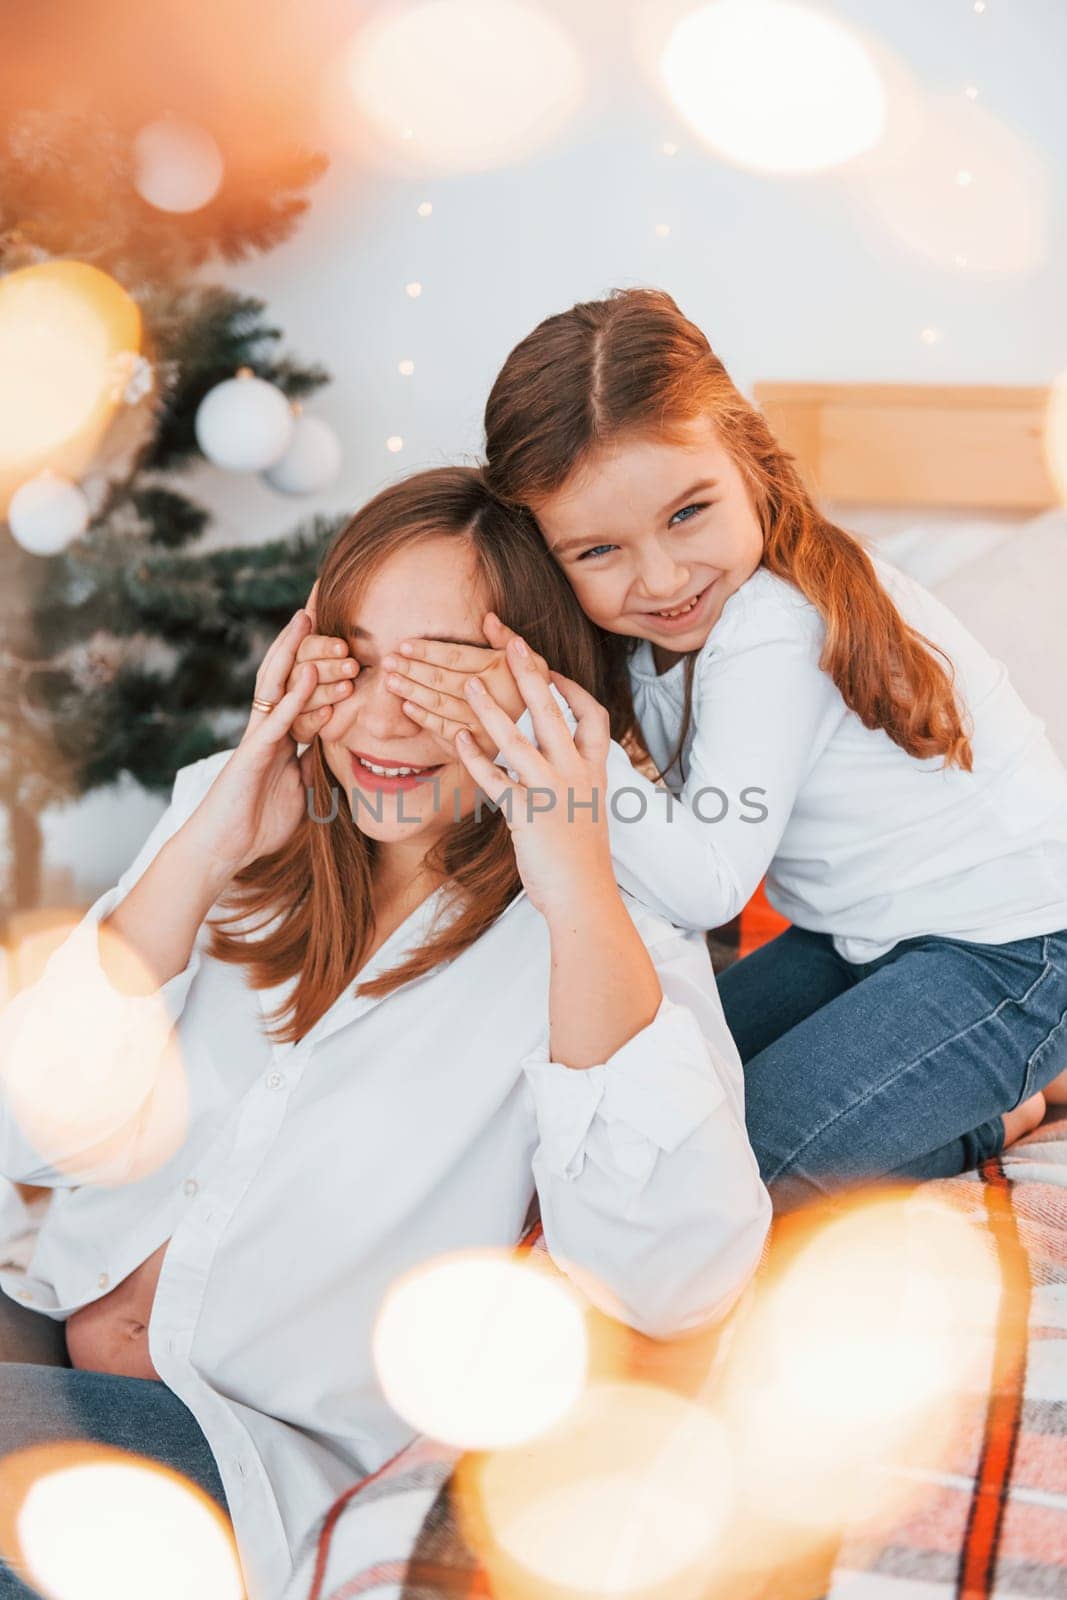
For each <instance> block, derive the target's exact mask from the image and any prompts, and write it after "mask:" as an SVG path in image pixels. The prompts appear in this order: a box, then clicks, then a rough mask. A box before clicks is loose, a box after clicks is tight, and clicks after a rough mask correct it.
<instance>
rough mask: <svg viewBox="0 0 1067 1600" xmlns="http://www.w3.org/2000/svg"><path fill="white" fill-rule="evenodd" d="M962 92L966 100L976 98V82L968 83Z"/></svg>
mask: <svg viewBox="0 0 1067 1600" xmlns="http://www.w3.org/2000/svg"><path fill="white" fill-rule="evenodd" d="M963 92H964V94H965V95H966V96H967V98H968V100H977V99H978V85H977V84H976V83H969V84H968V85H967V87H966V89H964V91H963Z"/></svg>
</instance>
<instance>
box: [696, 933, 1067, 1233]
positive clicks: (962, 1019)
mask: <svg viewBox="0 0 1067 1600" xmlns="http://www.w3.org/2000/svg"><path fill="white" fill-rule="evenodd" d="M718 983H719V993H720V994H721V996H722V1003H723V1009H724V1011H725V1013H726V1021H727V1023H728V1025H729V1027H730V1031H731V1033H732V1034H733V1036H734V1038H735V1039H736V1041H737V1046H738V1049H739V1050H740V1052H741V1059H742V1061H743V1062H744V1065H745V1103H746V1117H747V1121H748V1130H749V1136H750V1138H751V1140H752V1146H753V1149H754V1150H755V1152H756V1157H757V1159H758V1161H759V1165H760V1171H761V1172H762V1174H763V1178H764V1181H765V1182H766V1184H767V1186H768V1188H769V1189H770V1190H771V1194H772V1197H773V1199H774V1203H775V1207H776V1209H777V1210H779V1211H786V1210H792V1209H794V1208H795V1207H796V1206H798V1205H802V1204H804V1203H805V1202H806V1201H809V1200H813V1199H815V1198H817V1197H819V1196H821V1195H825V1194H829V1193H832V1192H834V1191H836V1190H840V1189H844V1188H847V1187H850V1186H852V1185H855V1184H860V1183H864V1182H874V1181H877V1180H879V1179H883V1178H901V1179H907V1178H948V1177H954V1176H955V1175H956V1174H957V1173H959V1172H966V1171H969V1170H970V1169H971V1168H973V1167H976V1166H979V1165H980V1164H981V1163H982V1162H983V1161H986V1160H988V1159H989V1158H990V1157H991V1156H995V1155H997V1154H999V1152H1000V1150H1001V1149H1002V1148H1003V1143H1004V1125H1003V1122H1002V1120H1001V1118H1002V1115H1003V1113H1004V1112H1005V1111H1009V1110H1011V1109H1012V1108H1013V1107H1014V1106H1017V1105H1018V1104H1019V1103H1020V1101H1022V1100H1025V1099H1027V1098H1028V1096H1030V1095H1032V1094H1034V1093H1036V1092H1037V1090H1039V1089H1043V1088H1044V1087H1045V1085H1046V1084H1047V1083H1049V1082H1050V1081H1051V1080H1052V1079H1053V1078H1054V1077H1056V1076H1057V1074H1058V1073H1060V1072H1062V1071H1063V1070H1064V1068H1065V1067H1067V931H1064V932H1061V933H1051V934H1043V935H1039V936H1038V937H1037V938H1033V939H1018V940H1016V941H1014V942H1013V943H1011V944H999V945H992V944H969V943H967V942H966V941H964V940H962V939H942V938H936V937H934V936H933V935H926V936H924V937H922V938H917V939H904V940H902V941H901V943H900V944H897V945H895V946H894V947H893V949H892V950H890V951H889V952H888V953H887V954H886V955H884V956H879V958H878V959H877V960H876V961H868V962H863V963H861V964H856V963H854V962H851V961H846V960H844V958H843V957H842V956H840V955H838V953H837V951H836V950H835V949H834V947H833V943H832V941H831V939H830V937H829V936H828V935H827V934H821V933H809V932H807V931H806V930H804V929H802V928H789V929H787V931H786V932H785V933H783V934H780V935H779V937H778V938H777V939H774V940H773V941H772V942H771V943H770V944H768V945H765V946H764V947H763V948H762V949H761V950H757V951H755V952H754V953H753V954H752V955H750V956H746V957H745V959H744V960H743V961H739V962H738V963H737V964H736V965H735V966H732V967H728V968H727V970H726V971H725V972H723V973H721V974H720V975H719V979H718Z"/></svg>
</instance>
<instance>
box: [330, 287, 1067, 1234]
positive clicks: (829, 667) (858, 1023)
mask: <svg viewBox="0 0 1067 1600" xmlns="http://www.w3.org/2000/svg"><path fill="white" fill-rule="evenodd" d="M485 421H486V448H487V475H488V478H489V482H490V485H491V487H493V488H494V489H495V491H496V492H497V494H498V495H499V496H500V497H501V498H502V499H504V500H506V501H508V502H509V503H510V504H512V505H513V506H517V507H523V508H525V509H526V511H527V512H528V513H529V514H530V515H531V518H532V519H535V521H536V527H537V529H539V531H540V535H541V536H543V539H544V543H545V545H546V546H547V550H548V552H549V554H550V556H551V559H552V560H553V561H554V562H555V563H557V564H558V566H559V568H560V569H561V570H562V571H563V573H564V574H565V575H566V577H567V579H568V580H569V582H570V584H571V587H572V588H573V590H574V592H575V594H576V595H577V597H578V599H579V601H580V603H581V605H582V607H583V609H584V611H585V612H586V615H587V616H588V617H589V618H590V619H591V620H592V622H593V623H594V624H595V625H596V627H597V630H598V635H599V640H600V646H601V650H602V654H603V666H604V669H605V675H606V677H605V681H606V684H607V688H606V691H605V698H606V700H607V704H608V707H609V710H610V712H611V718H612V732H613V734H614V736H615V739H616V740H617V741H620V740H621V741H623V742H624V743H626V744H627V746H628V748H630V749H633V748H634V747H635V744H640V745H643V747H644V749H645V750H646V751H647V752H648V753H649V754H650V755H651V756H652V758H653V759H654V761H655V763H656V765H657V767H658V770H659V775H660V776H661V777H662V778H663V779H664V780H665V782H666V784H667V785H668V788H667V789H666V790H664V789H663V788H661V787H656V786H655V785H653V784H652V783H651V782H649V781H648V780H647V779H646V778H645V777H643V776H642V775H641V774H640V773H638V772H637V771H635V770H634V768H633V767H632V766H631V765H630V762H629V760H628V758H627V756H626V754H625V753H624V751H623V750H622V748H620V745H619V744H618V743H615V744H613V746H612V749H611V753H610V757H609V762H608V803H609V809H610V832H611V843H612V852H613V855H614V858H615V862H616V869H617V872H618V876H619V881H620V882H621V883H622V884H623V885H624V886H625V887H627V888H628V889H630V890H631V891H633V892H634V893H637V894H638V895H640V897H641V898H642V899H644V900H645V901H646V902H647V903H648V904H649V905H651V906H652V907H653V908H655V909H657V910H659V911H660V912H662V913H665V914H666V915H668V916H669V917H671V918H672V919H673V920H674V921H675V922H677V923H679V924H681V925H683V926H686V927H690V928H712V927H716V926H718V925H721V924H722V923H724V922H726V921H728V920H729V919H730V918H731V917H733V916H735V915H736V914H737V912H738V911H740V910H741V908H742V907H743V906H744V905H745V903H746V902H747V901H748V899H749V898H750V896H751V895H752V893H753V892H754V890H755V889H756V888H757V886H758V884H759V883H760V881H761V879H763V878H764V876H766V879H767V894H768V898H769V899H770V901H771V903H772V904H773V905H774V906H775V907H776V908H777V909H778V910H779V911H781V912H782V913H783V914H784V915H785V916H787V917H788V918H789V919H790V921H791V922H792V924H793V926H792V927H791V928H790V929H789V930H788V931H787V932H786V933H784V934H782V935H781V936H780V937H779V938H778V939H776V940H775V941H774V942H773V943H771V944H770V945H768V946H767V947H765V948H764V949H762V950H760V951H758V952H756V953H755V954H754V955H751V956H749V957H748V958H747V959H746V960H743V961H741V962H739V963H738V964H737V965H736V966H735V967H733V968H732V969H730V970H728V971H727V972H726V973H725V974H723V975H722V977H721V979H720V989H721V994H722V1000H723V1005H724V1008H725V1012H726V1017H727V1021H728V1023H729V1025H730V1028H731V1030H732V1032H733V1034H734V1036H735V1038H736V1040H737V1042H738V1045H739V1048H740V1052H741V1056H742V1059H743V1061H744V1063H745V1083H746V1101H747V1115H748V1123H749V1132H750V1136H751V1138H752V1141H753V1145H754V1147H755V1150H756V1153H757V1156H758V1158H759V1161H760V1166H761V1170H762V1173H763V1176H764V1179H765V1180H766V1181H767V1182H768V1184H769V1185H770V1186H771V1188H772V1192H773V1193H774V1195H775V1199H776V1202H777V1204H778V1205H779V1206H780V1207H785V1206H790V1205H794V1204H797V1203H800V1202H802V1201H804V1200H805V1199H809V1198H812V1197H814V1196H815V1195H817V1194H820V1193H823V1192H827V1191H830V1190H833V1189H836V1188H840V1187H843V1186H845V1185H848V1184H852V1183H857V1182H862V1181H868V1180H874V1179H878V1178H882V1177H886V1176H889V1175H898V1176H901V1177H940V1176H949V1175H952V1174H955V1173H958V1172H961V1171H964V1170H966V1169H968V1168H971V1167H973V1166H975V1165H977V1164H978V1163H979V1162H981V1161H984V1160H986V1159H988V1158H989V1157H991V1156H995V1155H996V1154H997V1153H998V1152H999V1151H1000V1150H1001V1149H1002V1148H1003V1147H1004V1146H1005V1144H1007V1143H1010V1142H1012V1141H1013V1140H1014V1139H1016V1138H1018V1137H1020V1136H1021V1135H1022V1134H1023V1133H1024V1132H1027V1131H1029V1129H1030V1128H1032V1127H1033V1126H1035V1125H1036V1124H1037V1123H1038V1122H1039V1121H1040V1120H1041V1118H1042V1116H1043V1115H1044V1110H1045V1103H1044V1099H1043V1097H1042V1094H1041V1091H1042V1090H1043V1089H1044V1088H1045V1087H1046V1086H1048V1085H1049V1084H1050V1082H1051V1081H1052V1080H1053V1079H1054V1078H1056V1077H1057V1075H1058V1074H1060V1073H1062V1071H1063V1069H1064V1067H1065V1066H1067V774H1065V772H1064V769H1063V767H1062V765H1061V763H1060V762H1059V761H1058V760H1057V758H1056V756H1055V755H1054V753H1053V751H1052V749H1051V747H1050V745H1049V743H1048V741H1047V740H1046V738H1045V736H1044V733H1043V727H1042V724H1041V723H1040V722H1039V721H1038V720H1037V719H1036V718H1035V717H1034V716H1032V715H1031V714H1030V712H1029V711H1028V710H1027V709H1026V707H1025V706H1024V705H1023V704H1022V702H1021V701H1020V699H1019V697H1018V696H1017V694H1016V693H1015V691H1014V690H1013V688H1012V686H1011V684H1010V682H1009V681H1008V678H1007V675H1006V673H1005V670H1004V668H1003V666H1002V665H1001V664H1000V663H999V662H997V661H995V660H993V659H992V658H991V657H990V656H989V655H988V654H987V653H986V651H985V650H984V649H983V648H982V647H981V646H980V645H979V644H978V643H977V641H976V640H975V639H974V638H973V637H972V636H971V635H970V634H969V633H968V632H967V631H966V630H965V629H964V628H963V627H962V626H961V624H960V623H959V622H958V621H957V620H956V618H955V617H954V616H953V615H952V614H951V613H950V612H949V611H948V610H946V609H945V607H943V606H942V605H941V604H940V603H939V602H938V601H936V600H935V599H934V598H933V597H932V596H931V595H929V594H927V593H926V592H925V591H924V590H923V589H922V588H921V587H920V586H919V585H918V584H916V583H914V582H912V581H910V580H909V579H908V578H906V577H905V576H904V575H903V574H901V573H899V572H897V571H896V570H895V569H894V568H892V567H890V566H888V565H886V564H885V563H883V562H881V561H879V560H873V559H872V558H871V557H870V556H869V555H868V554H867V553H866V552H865V551H864V549H863V547H862V546H861V545H860V544H859V542H858V541H857V540H856V539H854V538H852V537H851V536H850V535H849V534H847V533H845V532H844V531H843V530H842V529H840V528H838V527H836V526H835V525H834V524H833V523H831V522H829V521H827V519H826V518H825V517H823V516H822V515H820V513H819V512H818V510H817V509H816V507H815V506H814V505H813V503H812V501H811V499H810V498H809V496H808V494H807V493H806V491H805V489H804V487H803V485H802V483H801V481H800V478H799V476H798V474H797V472H796V469H795V467H794V465H793V462H792V460H791V458H790V457H789V456H788V455H787V454H786V453H785V451H784V450H783V449H782V448H781V447H780V446H779V444H778V443H777V442H776V440H775V439H774V437H773V435H772V434H771V432H770V430H769V428H768V426H767V424H766V422H765V421H764V419H763V417H762V416H761V415H760V413H759V412H758V411H757V410H756V409H755V408H754V407H753V406H751V405H750V404H749V403H748V402H747V401H746V400H745V399H744V397H743V396H742V395H741V394H740V393H739V392H738V390H737V389H736V388H735V387H734V385H733V383H732V382H731V380H730V378H729V377H728V376H727V373H726V372H725V370H724V368H723V366H722V363H721V362H720V361H719V360H718V359H717V357H716V356H715V355H714V354H713V352H712V350H711V349H710V347H709V345H708V342H707V340H706V338H705V337H704V335H703V334H702V333H701V332H700V330H699V329H698V328H697V327H695V326H694V325H693V323H691V322H689V321H688V320H687V319H686V318H685V317H684V316H683V315H682V313H681V312H680V310H679V309H678V307H677V306H676V305H675V303H674V301H673V300H672V299H671V298H670V297H669V296H668V295H667V294H665V293H661V292H655V291H647V290H628V291H617V292H615V293H613V294H612V295H611V296H609V298H607V299H606V300H602V301H593V302H590V303H588V304H583V305H577V306H575V307H573V308H572V309H571V310H570V311H567V312H564V313H562V314H560V315H557V316H553V317H550V318H548V319H547V320H546V321H545V322H543V323H542V324H541V325H540V326H539V327H537V328H535V329H534V331H533V332H532V333H531V334H530V335H529V336H528V337H527V338H525V339H524V340H523V341H522V342H521V343H520V344H519V345H518V346H517V347H516V349H515V350H513V351H512V353H511V355H510V356H509V357H508V359H507V361H506V362H505V364H504V367H503V369H502V371H501V372H500V374H499V376H498V378H497V380H496V382H495V383H494V385H493V389H492V392H491V394H490V397H489V401H488V404H487V407H486V418H485ZM486 631H487V637H488V638H489V640H490V643H491V644H492V645H493V646H494V647H496V648H497V649H499V650H505V649H506V652H507V657H508V659H509V661H510V662H511V663H512V665H513V666H516V665H517V664H518V658H517V656H516V650H517V648H518V645H517V643H516V641H515V640H514V639H511V640H510V642H509V634H508V630H506V629H503V628H501V627H500V626H499V625H498V624H496V623H495V622H493V621H492V620H490V622H489V624H488V626H487V630H486ZM486 656H487V652H485V651H481V652H474V651H457V650H455V649H449V648H445V647H442V646H439V645H432V644H429V643H426V642H425V641H412V642H411V643H410V644H409V645H408V646H406V647H405V649H404V651H403V653H402V656H401V658H400V659H397V660H394V662H393V684H392V686H393V687H394V688H395V690H396V692H397V693H400V694H402V695H403V696H404V698H405V705H407V706H414V707H416V708H417V710H418V712H419V713H421V715H422V716H423V717H424V718H425V720H426V725H427V726H436V727H442V726H445V725H447V724H452V725H453V726H459V725H460V722H461V721H462V720H464V718H465V717H466V720H467V721H468V724H469V721H470V719H469V715H467V714H468V713H469V711H470V703H469V702H467V703H466V704H464V698H465V697H464V693H463V688H462V684H463V680H464V677H465V676H467V675H469V674H471V673H477V672H480V671H481V670H482V667H481V666H480V665H479V663H480V662H482V661H483V660H484V659H485V658H486ZM529 661H530V658H529V657H527V662H528V663H529ZM534 665H536V661H534ZM320 692H322V693H328V692H329V691H328V690H323V691H320ZM339 692H340V691H339ZM310 703H312V704H314V703H316V702H315V701H314V699H313V700H312V701H311V702H310ZM514 703H515V706H517V707H520V708H521V704H522V702H521V700H519V699H516V700H515V702H514ZM509 709H511V708H509ZM409 714H414V713H411V712H409ZM679 802H680V803H679Z"/></svg>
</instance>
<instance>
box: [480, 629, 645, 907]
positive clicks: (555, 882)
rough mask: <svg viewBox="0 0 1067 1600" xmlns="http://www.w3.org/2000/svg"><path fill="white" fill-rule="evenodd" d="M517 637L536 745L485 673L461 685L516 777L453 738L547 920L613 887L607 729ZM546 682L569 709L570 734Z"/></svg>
mask: <svg viewBox="0 0 1067 1600" xmlns="http://www.w3.org/2000/svg"><path fill="white" fill-rule="evenodd" d="M520 642H521V641H517V640H515V639H512V640H511V642H510V643H509V644H508V646H507V658H508V662H509V665H510V668H511V672H512V676H513V681H514V682H515V684H516V686H517V688H518V691H519V694H520V695H521V697H522V702H523V708H524V709H526V708H528V709H529V711H530V715H531V718H532V720H533V731H534V736H535V738H536V740H537V744H536V745H534V744H532V743H531V742H530V740H529V739H527V738H526V737H525V736H524V735H523V734H522V733H520V732H519V730H518V728H517V727H516V726H515V719H514V717H513V716H512V714H511V711H510V710H509V709H505V707H504V706H502V705H500V704H499V702H498V701H497V700H496V699H495V697H494V696H493V694H492V693H491V692H490V690H489V689H488V688H487V686H486V684H485V682H484V679H483V678H481V677H472V678H471V679H469V680H468V684H467V686H466V688H465V691H464V693H465V697H466V698H467V699H468V700H469V702H470V704H471V705H473V706H474V708H475V710H476V712H477V716H478V720H479V722H480V723H481V725H482V727H483V728H484V729H485V731H486V733H487V734H488V736H489V742H490V743H491V744H492V745H493V748H494V752H495V751H496V750H500V751H501V753H502V755H503V756H504V759H505V760H506V761H507V764H508V767H509V768H510V769H511V771H513V772H515V773H517V775H518V782H513V781H512V779H511V778H510V777H509V776H508V774H507V773H506V772H504V771H503V770H502V769H501V768H500V767H498V766H497V765H496V764H495V762H493V761H492V760H491V759H490V757H489V756H487V755H485V754H484V753H483V750H482V749H481V748H479V746H478V744H477V743H476V742H475V739H474V737H473V736H472V734H471V733H470V731H469V730H467V729H461V730H460V731H459V732H458V733H457V735H456V740H455V745H456V751H457V754H458V755H459V757H460V760H461V761H462V762H463V765H464V766H465V767H466V769H467V771H468V772H469V773H470V775H471V777H472V778H473V779H474V780H475V782H476V783H477V784H478V785H479V787H480V788H481V790H482V792H483V794H485V795H487V796H488V797H489V799H490V800H491V801H492V802H493V804H494V805H499V806H500V807H501V809H502V810H503V812H504V816H505V818H506V820H507V824H508V828H509V830H510V833H511V837H512V842H513V844H514V847H515V859H516V863H517V865H518V869H519V873H520V875H521V877H522V881H523V884H524V886H525V889H526V892H527V894H528V895H529V897H530V899H531V901H532V902H533V904H534V905H535V906H536V907H537V909H538V910H539V911H540V912H541V913H542V915H543V916H545V917H546V918H548V919H549V920H550V921H551V920H552V919H554V918H557V917H560V916H563V917H566V916H567V915H568V909H569V908H573V907H575V906H579V907H581V906H584V905H588V903H589V897H590V896H592V895H597V894H600V893H602V892H604V891H605V890H607V891H608V892H610V893H612V894H614V893H616V892H617V891H616V888H615V873H614V868H613V866H612V862H611V848H610V845H609V842H608V825H607V757H608V746H609V743H610V730H609V721H608V714H607V712H606V711H605V710H604V707H603V706H602V705H600V703H599V702H598V701H597V700H594V698H593V696H592V695H591V694H588V693H587V692H586V691H585V690H584V689H583V688H582V687H581V686H580V685H579V684H577V683H573V682H572V681H571V680H570V679H569V678H564V677H563V676H561V674H560V673H558V672H552V673H550V674H549V681H547V682H546V680H545V678H544V677H543V676H542V674H541V672H540V670H539V669H538V668H537V667H536V666H534V665H532V664H531V662H530V660H529V658H528V657H527V658H525V659H524V658H523V656H522V655H521V654H520V652H519V650H518V648H517V645H518V643H520ZM550 685H555V687H556V688H557V689H558V690H559V692H560V694H561V695H562V696H563V698H564V700H566V702H567V704H568V705H569V707H570V709H571V711H572V712H573V713H574V716H575V718H576V720H577V727H576V728H575V730H574V733H573V735H572V734H571V732H570V730H569V729H568V727H567V724H566V721H565V720H564V717H563V713H562V711H561V710H560V707H559V706H558V705H557V703H556V701H555V699H554V698H553V695H552V692H551V687H550Z"/></svg>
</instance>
